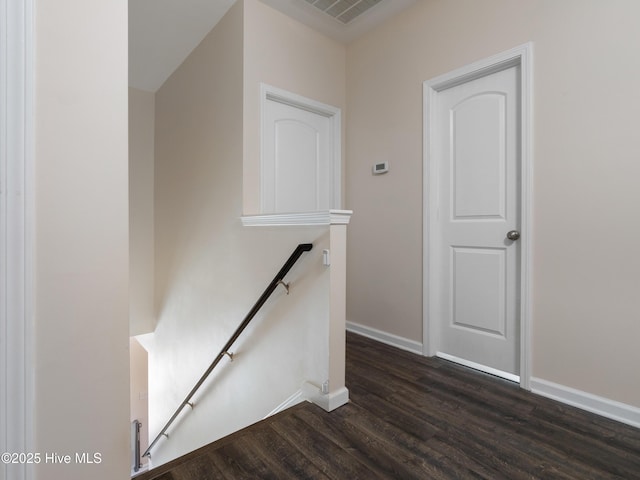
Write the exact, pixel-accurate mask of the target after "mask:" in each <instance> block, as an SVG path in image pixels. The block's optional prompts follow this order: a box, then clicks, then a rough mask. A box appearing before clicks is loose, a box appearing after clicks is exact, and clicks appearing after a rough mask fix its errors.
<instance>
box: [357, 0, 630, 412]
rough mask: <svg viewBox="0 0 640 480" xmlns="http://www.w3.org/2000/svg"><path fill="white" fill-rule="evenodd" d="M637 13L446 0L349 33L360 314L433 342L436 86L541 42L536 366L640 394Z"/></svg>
mask: <svg viewBox="0 0 640 480" xmlns="http://www.w3.org/2000/svg"><path fill="white" fill-rule="evenodd" d="M639 15H640V3H638V2H636V1H633V0H612V1H608V2H601V1H599V0H563V1H561V2H558V1H554V0H531V1H526V2H524V1H511V0H486V1H482V2H477V1H475V0H434V1H429V2H418V4H417V5H416V6H415V7H412V8H410V9H408V10H406V11H404V12H402V13H401V14H400V15H399V16H398V17H396V18H394V19H392V20H390V21H389V22H387V23H385V24H384V25H382V26H380V27H379V28H377V29H376V30H374V31H372V32H370V33H369V34H367V35H365V36H364V37H363V38H361V39H359V40H358V41H355V42H353V43H352V44H350V45H349V47H348V51H347V65H348V68H347V70H348V72H347V85H348V87H347V94H348V108H349V115H348V116H347V119H348V125H347V131H348V138H347V158H348V161H347V203H346V207H347V208H350V209H353V210H354V211H356V212H357V215H355V216H354V218H353V220H352V222H351V225H350V231H349V241H350V244H349V250H348V255H349V256H348V272H349V275H348V284H347V298H348V302H347V318H348V320H350V321H352V322H355V323H357V324H361V325H365V326H367V327H369V328H374V329H378V330H380V331H382V332H385V333H387V334H391V335H395V336H397V337H399V338H400V339H404V340H407V341H408V342H410V343H411V342H421V341H422V280H421V279H422V271H421V265H422V240H423V239H422V211H421V205H422V134H423V124H422V89H421V88H422V87H421V86H422V82H423V81H424V80H428V79H430V78H433V77H436V76H437V75H440V74H443V73H446V72H448V71H450V70H453V69H455V68H458V67H461V66H463V65H466V64H468V63H471V62H473V61H476V60H480V59H482V58H486V57H489V56H491V55H493V54H496V53H499V52H502V51H505V50H508V49H510V48H512V47H515V46H517V45H521V44H524V43H525V42H528V41H533V42H534V96H535V99H534V105H533V108H534V143H533V150H534V187H533V189H534V191H533V197H534V198H533V203H534V221H533V223H534V225H533V228H534V233H533V262H532V264H533V268H534V271H533V298H532V301H533V338H532V341H533V342H532V343H533V344H532V351H533V375H534V376H535V377H538V378H540V379H544V380H547V381H551V382H554V383H557V384H560V385H565V386H568V387H572V388H575V389H578V390H581V391H584V392H589V393H591V394H595V395H599V396H602V397H606V398H609V399H613V400H617V401H619V402H624V403H626V404H629V405H633V406H636V407H637V406H640V383H639V382H638V381H637V365H638V364H640V349H638V348H637V341H636V339H637V338H639V337H640V322H638V309H637V292H638V291H639V290H640V283H639V282H640V280H639V279H640V277H639V276H638V275H637V272H638V271H639V270H640V256H638V255H637V253H636V251H637V248H636V243H637V239H638V236H639V235H640V224H639V223H638V222H637V221H634V219H636V218H637V217H638V211H637V205H638V204H640V190H639V189H638V188H636V186H635V182H636V179H637V178H639V177H640V162H638V161H637V159H638V158H640V144H639V143H638V142H637V135H636V133H635V127H634V125H636V124H637V113H638V111H640V96H639V95H638V90H637V85H638V79H639V78H640V64H639V63H638V61H637V58H638V55H637V47H638V45H640V31H639V30H638V28H637V24H636V19H637V18H638V16H639ZM385 160H388V161H389V163H390V171H389V173H388V174H386V175H383V176H379V177H374V176H372V175H371V173H370V167H371V164H373V163H376V162H382V161H385ZM372 259H375V261H372ZM372 279H375V280H372Z"/></svg>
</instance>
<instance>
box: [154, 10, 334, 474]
mask: <svg viewBox="0 0 640 480" xmlns="http://www.w3.org/2000/svg"><path fill="white" fill-rule="evenodd" d="M261 7H262V4H259V3H258V2H252V1H250V2H237V3H236V4H235V5H234V6H233V7H232V8H231V9H230V10H229V12H228V13H227V14H226V16H225V17H224V18H223V19H222V21H221V22H220V23H219V24H218V25H217V26H216V27H215V28H214V30H213V31H212V32H211V33H210V34H209V35H208V36H207V37H206V38H205V39H204V41H203V42H202V43H201V44H200V45H199V46H198V47H197V48H196V49H195V50H194V52H193V53H192V54H191V55H190V56H189V58H188V59H187V60H186V61H185V62H184V63H183V64H182V65H181V66H180V68H179V69H178V70H177V71H176V72H175V73H174V74H173V75H172V76H171V77H170V78H169V80H168V81H167V82H166V83H165V84H164V85H163V86H162V88H161V89H160V90H159V91H158V92H157V93H156V117H155V118H156V122H155V245H156V250H155V268H156V308H157V312H158V322H157V327H156V330H155V333H154V334H153V339H152V340H150V341H149V342H146V339H145V346H146V347H147V348H148V350H149V385H150V392H149V415H150V430H151V434H152V437H151V438H153V436H154V432H158V431H159V430H160V428H161V427H162V426H163V425H164V423H165V422H166V420H167V419H168V418H169V417H170V416H171V414H172V413H173V411H174V410H175V408H176V407H177V406H178V405H179V404H180V403H181V402H182V400H183V399H184V398H185V396H186V395H187V393H188V392H189V391H190V389H191V387H192V386H193V385H194V383H195V382H196V381H197V380H198V378H199V377H200V375H201V374H202V372H204V371H205V370H206V368H207V367H208V366H209V364H210V363H211V361H212V360H213V359H214V358H215V357H216V355H217V354H218V352H219V350H220V349H221V347H222V346H223V345H224V344H225V343H226V341H227V340H228V338H229V337H230V336H231V334H232V333H233V332H234V330H235V328H236V327H237V326H238V325H239V324H240V323H241V321H242V319H243V318H244V316H245V315H246V313H247V312H248V311H249V310H250V308H251V307H252V306H253V304H254V303H255V301H256V300H257V299H258V297H259V296H260V294H261V293H262V292H263V291H264V289H265V288H266V286H267V285H268V284H269V282H270V281H271V279H272V278H273V277H274V275H275V274H276V272H277V271H278V270H279V269H280V267H281V266H282V264H283V263H284V261H285V260H286V259H287V258H288V257H289V255H290V254H291V253H292V251H293V249H294V248H295V247H296V245H297V244H298V243H306V242H312V243H313V244H314V248H313V250H312V251H311V252H309V253H305V254H304V255H303V256H302V258H301V259H300V261H299V262H298V263H297V264H296V265H295V266H294V268H293V270H292V271H291V272H290V273H289V275H288V277H287V280H288V281H290V283H291V294H290V295H289V296H287V295H285V294H284V290H283V289H281V288H279V289H277V290H276V292H275V294H274V295H273V296H272V298H271V300H269V302H268V303H267V304H266V305H265V307H264V308H263V310H261V312H260V313H259V314H258V316H256V318H255V319H254V321H253V323H252V324H251V325H250V326H249V328H248V329H247V330H246V331H245V333H244V334H243V335H242V337H240V339H239V340H238V342H237V345H236V346H235V347H234V348H233V351H234V352H235V354H236V356H235V360H234V361H233V363H231V362H229V361H228V360H227V359H226V358H225V359H224V360H223V361H222V362H221V363H220V365H219V367H218V368H217V369H216V371H215V372H214V374H213V375H212V377H210V380H209V381H208V382H207V383H206V384H205V385H204V386H203V387H202V389H201V392H200V393H198V394H197V395H196V397H195V398H194V400H195V408H194V409H193V410H190V409H188V411H185V412H184V414H182V415H181V416H180V417H179V418H178V420H177V423H176V425H175V426H174V427H172V428H171V429H170V430H169V434H170V437H169V439H162V440H161V441H160V442H159V444H158V447H157V448H154V450H153V452H152V464H153V465H154V466H157V465H159V464H161V463H164V462H166V461H168V460H170V459H172V458H175V457H177V456H179V455H181V454H184V453H186V452H189V451H191V450H193V449H195V448H197V447H199V446H202V445H204V444H206V443H209V442H211V441H213V440H215V439H217V438H219V437H221V436H223V435H226V434H228V433H231V432H233V431H235V430H238V429H239V428H242V427H244V426H246V425H248V424H250V423H253V422H255V421H258V420H260V419H261V418H263V417H264V416H266V415H268V414H269V413H270V412H271V411H272V410H273V409H274V408H276V407H278V406H279V405H280V404H282V403H283V402H285V401H286V400H287V399H288V398H289V397H290V396H291V395H293V394H295V393H297V392H298V391H299V390H300V388H301V387H302V385H303V383H304V382H312V383H313V384H315V385H317V386H320V385H321V384H322V383H323V382H324V381H325V380H326V379H327V378H328V375H329V324H328V318H329V314H330V303H329V296H330V280H331V278H330V275H331V274H330V270H329V269H328V268H327V267H325V266H324V265H323V264H322V250H323V249H327V248H329V242H330V234H329V227H328V226H317V227H293V228H287V229H282V228H279V227H255V228H248V227H242V225H241V222H240V216H241V215H242V209H243V196H242V191H243V154H244V153H245V152H246V149H247V148H249V146H250V148H251V149H252V151H253V149H254V148H256V147H257V146H258V145H259V136H258V135H257V133H258V132H256V135H255V136H250V137H248V136H246V132H247V130H246V124H245V122H244V120H245V115H244V110H243V106H244V107H246V105H247V103H249V104H252V108H253V109H256V108H258V105H259V81H258V79H259V78H260V75H259V74H258V73H256V82H257V83H256V90H255V92H256V95H255V96H246V95H245V88H244V85H246V78H245V68H246V61H247V60H246V59H247V56H246V51H247V49H248V48H249V47H248V43H249V42H251V41H257V40H258V39H257V38H256V40H249V39H247V38H246V36H245V35H244V32H246V16H247V15H250V13H249V12H250V11H251V9H253V8H261ZM253 15H255V12H254V13H253ZM265 21H268V20H267V19H265ZM296 25H297V24H296ZM285 28H293V29H294V31H296V30H295V29H296V28H297V26H295V28H294V27H287V26H286V22H285ZM261 41H264V39H261ZM253 48H255V47H253ZM308 54H309V55H310V56H311V55H312V54H313V50H311V49H310V50H309V52H308ZM278 55H286V52H281V53H279V54H278ZM276 56H277V55H276ZM288 68H289V69H290V70H291V72H292V73H295V72H297V69H298V66H297V65H290V66H289V67H288ZM256 72H257V71H256ZM243 78H245V81H244V82H243V81H242V79H243ZM327 81H333V77H328V78H327ZM311 93H313V92H311ZM312 96H313V95H312ZM254 102H255V105H253V103H254ZM256 151H259V150H256Z"/></svg>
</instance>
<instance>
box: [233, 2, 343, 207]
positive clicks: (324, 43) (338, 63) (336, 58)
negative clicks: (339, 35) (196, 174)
mask: <svg viewBox="0 0 640 480" xmlns="http://www.w3.org/2000/svg"><path fill="white" fill-rule="evenodd" d="M244 32H245V39H244V98H245V102H244V139H245V140H244V148H245V150H244V181H243V188H244V202H243V203H244V206H243V208H244V210H243V211H244V213H247V214H254V213H259V212H260V82H263V83H266V84H268V85H271V86H274V87H277V88H281V89H284V90H287V91H289V92H292V93H296V94H298V95H302V96H304V97H307V98H310V99H312V100H316V101H318V102H322V103H325V104H328V105H333V106H334V107H338V108H340V109H342V115H343V119H344V115H345V107H346V82H345V78H346V76H345V75H346V73H345V72H346V71H345V68H346V65H345V60H346V49H345V47H344V46H343V45H341V44H340V43H338V42H336V41H334V40H331V39H329V38H328V37H325V36H324V35H322V34H320V33H318V32H316V31H315V30H312V29H311V28H309V27H307V26H306V25H302V24H301V23H299V22H297V21H295V20H293V19H291V18H289V17H287V16H286V15H284V14H282V13H280V12H278V11H277V10H274V9H273V8H271V7H269V6H267V5H265V4H264V3H262V2H260V1H258V0H245V16H244ZM345 123H346V122H345V121H344V120H343V135H342V137H343V138H344V131H345ZM343 145H344V142H343ZM343 152H344V149H343ZM343 157H344V154H343ZM343 165H344V158H343ZM343 198H344V195H343Z"/></svg>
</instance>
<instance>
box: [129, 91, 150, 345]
mask: <svg viewBox="0 0 640 480" xmlns="http://www.w3.org/2000/svg"><path fill="white" fill-rule="evenodd" d="M154 116H155V94H153V93H151V92H146V91H144V90H138V89H135V88H129V249H130V258H129V276H130V278H129V323H130V325H129V334H130V335H132V336H134V335H140V334H143V333H150V332H152V331H153V329H154V327H155V312H154V297H153V296H154V292H153V290H154V240H153V228H154V227H153V179H154V173H153V169H154V167H153V161H154V150H153V149H154V144H153V142H154V126H155V118H154Z"/></svg>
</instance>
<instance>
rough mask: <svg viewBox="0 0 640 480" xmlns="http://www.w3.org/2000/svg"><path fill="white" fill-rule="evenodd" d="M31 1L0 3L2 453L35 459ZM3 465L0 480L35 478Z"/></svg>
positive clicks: (25, 468)
mask: <svg viewBox="0 0 640 480" xmlns="http://www.w3.org/2000/svg"><path fill="white" fill-rule="evenodd" d="M33 19H34V0H0V24H1V25H0V30H2V31H3V32H6V35H3V36H2V38H1V39H0V85H1V86H0V104H1V105H3V115H2V116H1V117H0V305H1V307H0V354H1V355H2V362H0V365H2V366H1V367H0V391H2V392H11V395H2V398H0V432H1V434H0V453H4V452H16V453H27V452H33V451H34V450H33V444H34V442H33V429H34V424H33V421H34V419H33V401H34V398H35V395H34V386H33V370H34V368H33V367H34V365H33V363H34V360H33V347H34V346H33V324H32V319H33V285H32V281H33V274H32V269H33V238H34V235H33V232H34V227H33V219H34V213H33V200H34V190H33V187H34V171H33V148H34V147H33V145H34V118H33V117H34V114H33V101H34V90H35V87H34V58H35V57H34V51H35V50H34V49H35V45H34V37H35V35H34V27H33ZM32 475H33V467H32V465H29V464H27V463H26V462H24V463H23V464H5V463H1V464H0V479H5V478H6V479H7V480H8V479H9V478H11V479H19V480H24V479H29V478H32Z"/></svg>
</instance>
